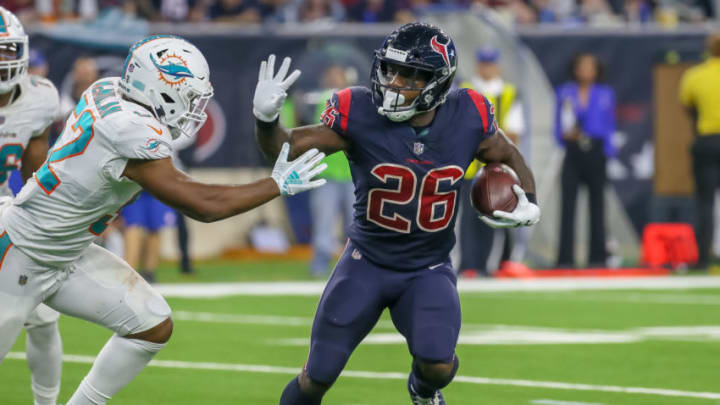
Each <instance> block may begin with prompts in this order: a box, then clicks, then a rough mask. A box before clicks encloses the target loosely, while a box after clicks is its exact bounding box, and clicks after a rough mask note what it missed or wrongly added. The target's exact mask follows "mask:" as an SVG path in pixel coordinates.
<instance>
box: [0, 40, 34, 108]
mask: <svg viewBox="0 0 720 405" xmlns="http://www.w3.org/2000/svg"><path fill="white" fill-rule="evenodd" d="M27 69H28V38H27V36H22V37H20V38H0V94H5V93H8V92H9V91H11V90H12V89H13V87H15V85H16V84H18V83H19V82H20V80H22V79H23V77H25V75H26V74H27Z"/></svg>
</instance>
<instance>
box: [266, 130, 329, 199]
mask: <svg viewBox="0 0 720 405" xmlns="http://www.w3.org/2000/svg"><path fill="white" fill-rule="evenodd" d="M289 152H290V144H288V143H287V142H285V143H284V144H283V146H282V149H281V150H280V155H278V158H277V161H275V167H273V171H272V175H271V176H270V177H272V179H273V180H275V183H277V185H278V188H279V189H280V194H282V195H294V194H297V193H300V192H303V191H307V190H312V189H313V188H316V187H320V186H322V185H324V184H325V183H326V182H327V180H325V179H315V180H313V178H314V177H315V176H317V175H318V174H320V173H322V172H323V171H324V170H325V169H327V164H326V163H322V164H319V165H318V163H320V161H321V160H323V158H324V157H325V154H324V153H322V152H320V151H318V150H317V149H315V148H313V149H310V150H309V151H307V152H305V153H303V154H302V155H301V156H300V157H299V158H297V159H295V160H293V161H290V162H288V160H287V158H288V153H289Z"/></svg>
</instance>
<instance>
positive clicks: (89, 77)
mask: <svg viewBox="0 0 720 405" xmlns="http://www.w3.org/2000/svg"><path fill="white" fill-rule="evenodd" d="M71 74H72V85H71V87H70V90H69V91H65V89H62V90H63V91H62V93H61V94H60V113H61V115H62V117H63V119H64V117H66V116H67V114H69V113H70V111H71V110H72V109H73V108H75V104H77V102H78V101H79V100H80V96H81V95H82V93H83V92H84V91H85V90H86V89H87V88H88V87H90V85H91V84H93V83H95V81H96V80H97V79H99V75H100V73H99V70H98V66H97V63H96V62H95V59H94V58H92V57H90V56H80V57H79V58H77V59H76V60H75V63H74V64H73V68H72V73H71Z"/></svg>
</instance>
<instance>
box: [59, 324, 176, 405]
mask: <svg viewBox="0 0 720 405" xmlns="http://www.w3.org/2000/svg"><path fill="white" fill-rule="evenodd" d="M163 347H165V343H152V342H147V341H144V340H138V339H126V338H122V337H119V336H118V335H113V336H112V337H111V338H110V340H108V342H107V343H106V344H105V347H103V349H102V350H101V351H100V354H99V355H98V357H97V359H96V360H95V363H94V364H93V366H92V368H91V369H90V372H89V373H88V375H87V376H86V377H85V378H84V379H83V381H82V383H80V386H79V387H78V389H77V391H75V394H73V396H72V398H70V401H69V402H68V404H67V405H103V404H105V403H106V402H107V401H108V400H109V399H110V398H112V396H113V395H115V394H116V393H117V392H118V391H120V390H121V389H122V388H123V387H125V386H126V385H127V384H128V383H130V381H132V379H133V378H135V376H137V375H138V374H139V373H140V371H142V369H143V368H145V366H146V365H147V364H148V363H149V362H150V360H152V358H153V357H154V356H155V354H157V352H159V351H160V350H161V349H162V348H163Z"/></svg>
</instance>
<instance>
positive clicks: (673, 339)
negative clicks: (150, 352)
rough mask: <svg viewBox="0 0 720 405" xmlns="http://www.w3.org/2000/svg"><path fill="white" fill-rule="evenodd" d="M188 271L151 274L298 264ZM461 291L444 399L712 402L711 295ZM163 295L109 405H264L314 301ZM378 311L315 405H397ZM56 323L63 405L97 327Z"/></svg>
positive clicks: (205, 270) (302, 354) (11, 399)
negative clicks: (165, 338)
mask: <svg viewBox="0 0 720 405" xmlns="http://www.w3.org/2000/svg"><path fill="white" fill-rule="evenodd" d="M275 265H276V266H277V267H273V266H275ZM226 267H227V268H226ZM199 268H200V272H199V274H198V275H197V276H193V277H187V278H180V276H176V275H175V271H174V270H171V269H170V267H169V266H168V267H166V268H165V269H164V271H163V272H162V273H160V274H159V276H160V277H159V278H160V281H175V282H177V281H196V282H197V281H238V280H248V281H251V280H268V279H271V280H272V279H285V280H287V279H296V280H302V279H306V278H307V276H306V275H305V265H304V264H303V263H283V262H277V263H274V264H273V263H268V262H257V263H255V262H245V263H241V264H240V265H238V264H237V263H235V264H232V263H215V264H212V265H209V264H208V265H203V264H201V265H200V267H199ZM222 269H225V270H222ZM223 272H224V273H223ZM461 299H462V305H463V318H464V326H463V331H462V333H461V338H460V340H461V342H460V345H459V347H458V355H459V356H460V359H461V367H460V372H459V376H460V377H459V378H458V380H457V381H456V382H455V383H453V384H452V385H451V386H450V387H448V388H447V389H446V390H445V396H446V399H447V401H448V404H451V405H459V404H463V405H465V404H500V405H505V404H508V405H514V404H537V405H543V404H546V405H585V404H593V405H599V404H606V405H607V404H638V405H640V404H647V405H651V404H652V405H656V404H677V405H680V404H698V405H699V404H720V324H719V322H718V320H719V319H720V290H718V289H698V290H648V291H621V290H608V291H564V292H484V293H467V294H462V295H461ZM168 301H169V302H170V304H171V306H172V307H173V310H174V318H175V332H174V336H173V339H172V340H171V342H170V344H169V345H168V347H167V348H166V349H165V350H163V351H162V352H161V353H160V354H159V355H158V356H157V357H156V360H157V363H156V366H153V367H149V368H147V369H146V370H144V371H143V372H142V373H141V374H140V375H139V376H138V378H136V379H135V380H134V381H133V382H132V383H131V384H130V385H129V386H128V387H127V388H126V389H125V390H123V391H122V392H120V393H119V394H118V395H117V396H116V397H115V398H114V399H113V400H112V401H111V402H110V403H111V404H133V405H161V404H168V405H170V404H172V405H186V404H263V405H264V404H277V402H278V398H279V396H280V393H281V391H282V389H283V387H284V386H285V384H286V383H287V382H288V381H289V380H290V379H291V378H292V375H293V373H295V372H296V371H297V370H298V369H299V367H300V366H301V365H302V364H303V363H304V361H305V359H306V356H307V340H308V337H309V333H310V325H311V321H312V316H313V312H314V310H315V306H316V304H317V301H318V297H316V296H236V297H225V298H214V299H207V298H203V299H187V298H169V299H168ZM386 315H387V314H385V316H384V317H383V319H382V320H381V321H380V323H379V324H378V326H377V327H376V329H375V331H374V332H373V333H372V334H371V335H370V336H369V337H368V340H367V341H366V342H364V343H363V344H361V346H360V347H359V348H358V350H357V351H356V352H355V354H354V355H353V357H352V358H351V359H350V362H349V364H348V367H347V370H348V371H349V372H348V374H347V375H344V376H342V377H341V378H340V379H339V381H338V382H337V384H336V386H335V387H334V388H333V389H332V390H331V392H330V393H329V394H328V395H327V397H326V400H325V401H324V402H323V403H324V404H330V405H400V404H409V400H408V399H407V393H406V390H405V380H404V378H405V374H406V373H407V371H408V369H409V366H410V358H409V355H408V352H407V349H406V346H405V345H404V343H403V341H402V339H401V338H400V337H399V336H398V335H397V334H396V333H395V332H394V329H393V327H392V325H391V323H390V321H389V318H388V317H387V316H386ZM60 327H61V332H62V335H63V343H64V352H65V354H66V356H67V357H66V361H65V363H64V366H63V380H62V393H61V398H60V401H61V402H65V401H67V399H68V398H69V396H70V395H71V394H72V392H73V391H74V389H75V387H76V386H77V384H78V383H79V382H80V380H81V379H82V377H83V375H84V374H85V373H86V372H87V371H88V369H89V368H90V363H89V362H90V361H92V356H95V355H96V354H97V353H98V351H99V350H100V348H101V347H102V345H103V344H104V342H105V341H106V340H107V338H108V337H109V336H110V332H108V331H106V330H105V329H103V328H101V327H99V326H96V325H93V324H89V323H87V322H84V321H80V320H76V319H72V318H68V317H65V316H63V317H62V318H61V320H60ZM24 346H25V344H24V334H23V335H21V337H20V339H18V341H17V342H16V344H15V346H14V347H13V349H12V351H11V355H10V357H9V358H8V359H6V360H5V362H4V363H3V364H2V366H0V381H2V385H0V404H3V405H6V404H7V405H15V404H31V403H32V398H31V393H30V375H29V371H28V369H27V366H26V364H25V361H23V360H22V356H23V353H24Z"/></svg>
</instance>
